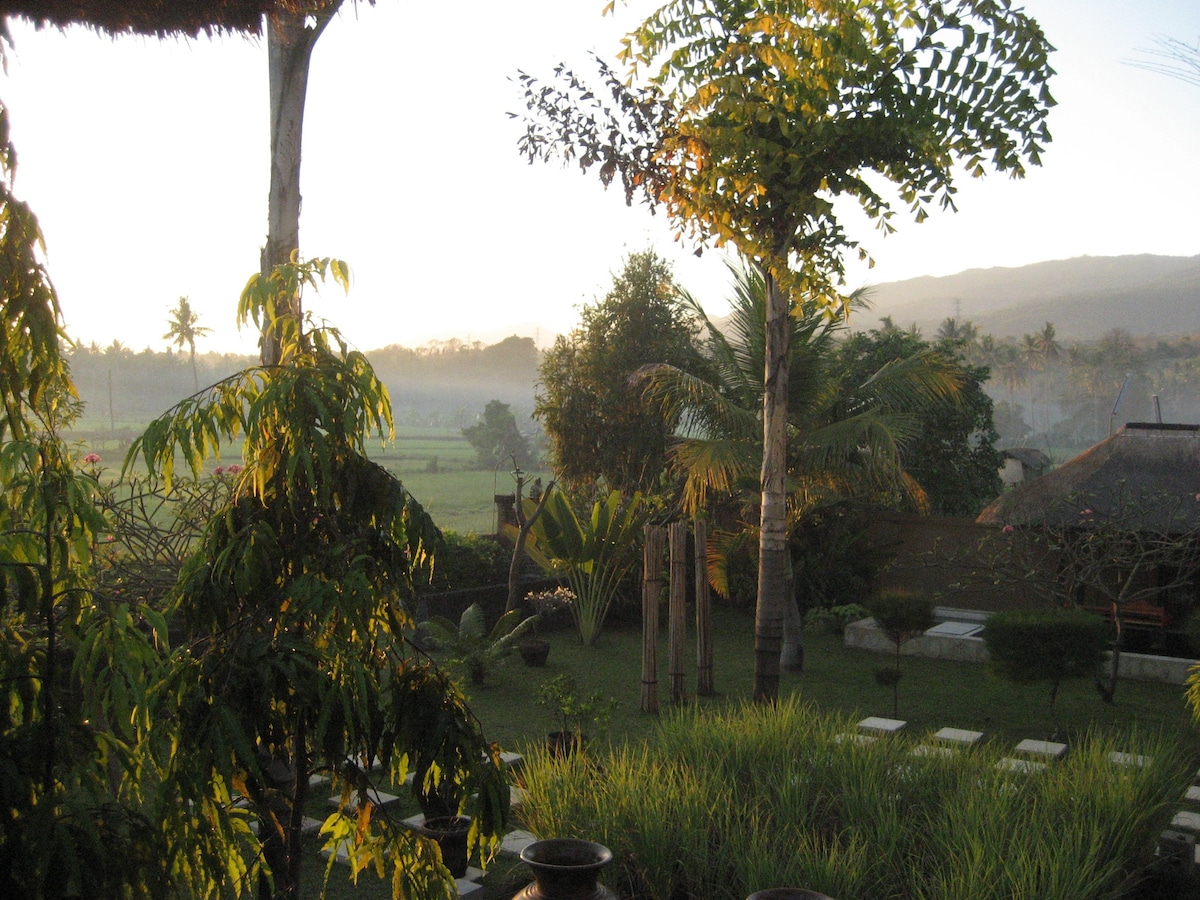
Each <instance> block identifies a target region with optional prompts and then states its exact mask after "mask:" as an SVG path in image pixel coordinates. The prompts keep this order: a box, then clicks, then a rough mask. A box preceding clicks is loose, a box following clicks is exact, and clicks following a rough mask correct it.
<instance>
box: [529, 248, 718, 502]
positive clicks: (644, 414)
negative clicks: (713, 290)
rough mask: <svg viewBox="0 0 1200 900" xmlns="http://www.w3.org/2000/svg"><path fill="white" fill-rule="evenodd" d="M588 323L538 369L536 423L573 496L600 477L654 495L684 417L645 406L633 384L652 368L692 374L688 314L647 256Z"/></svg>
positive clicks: (628, 264) (637, 258)
mask: <svg viewBox="0 0 1200 900" xmlns="http://www.w3.org/2000/svg"><path fill="white" fill-rule="evenodd" d="M581 319H582V321H581V323H580V326H579V327H578V328H576V329H575V330H574V331H572V332H571V333H570V334H569V335H566V336H562V335H560V336H559V337H558V338H556V339H555V342H554V346H553V347H551V348H550V350H548V351H547V352H546V355H545V356H544V357H543V359H542V364H541V368H540V379H541V388H540V390H539V391H538V394H537V403H536V407H535V410H534V415H535V416H536V417H537V418H538V419H539V420H540V421H541V422H542V425H543V426H544V428H545V430H546V436H547V438H548V439H549V441H550V452H551V457H552V464H553V468H554V471H555V477H556V478H558V479H559V480H561V481H563V482H564V483H566V484H567V485H569V486H571V487H574V488H589V487H591V486H592V485H593V484H594V483H595V482H596V481H597V480H598V479H600V478H603V479H604V481H605V483H606V484H607V485H608V486H609V487H610V488H615V489H617V490H620V491H623V492H625V493H631V492H633V491H643V492H645V491H649V490H651V489H652V488H653V487H654V486H655V485H656V483H657V481H658V478H659V475H660V474H661V473H662V471H663V467H664V454H665V453H666V448H667V440H668V438H669V436H670V434H671V431H672V428H673V427H674V425H675V423H676V421H677V417H674V416H672V415H670V414H664V413H663V412H662V411H661V410H657V409H653V408H651V407H649V406H647V405H646V404H645V403H643V402H642V397H641V388H640V386H639V385H637V384H636V383H631V381H630V376H632V375H633V374H634V373H635V372H636V371H637V370H638V369H639V368H641V367H642V366H644V365H647V364H650V363H666V364H669V365H673V366H678V367H681V368H683V369H685V370H690V369H691V368H692V366H693V364H694V361H695V350H694V349H693V347H692V334H693V330H694V329H693V326H692V321H691V311H690V309H689V308H688V307H687V306H686V305H685V304H684V302H683V297H682V295H681V293H680V290H679V288H678V287H677V286H676V285H675V282H674V279H673V277H672V275H671V270H670V267H669V266H668V264H667V263H666V262H665V261H663V260H662V259H660V258H659V257H657V256H656V255H655V254H654V253H653V252H651V251H644V252H642V253H634V254H631V255H630V256H629V257H628V258H627V259H626V260H625V267H624V269H623V270H622V272H621V274H620V275H618V276H614V278H613V286H612V288H611V289H610V290H609V292H608V294H607V295H606V296H605V298H604V299H603V300H601V301H599V302H597V303H592V304H587V305H585V306H584V307H583V309H582V311H581Z"/></svg>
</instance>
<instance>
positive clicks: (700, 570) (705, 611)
mask: <svg viewBox="0 0 1200 900" xmlns="http://www.w3.org/2000/svg"><path fill="white" fill-rule="evenodd" d="M693 535H694V538H695V541H696V693H697V694H698V695H699V696H701V697H711V696H712V695H713V693H714V692H715V688H714V687H713V642H712V594H711V593H710V592H709V588H708V522H706V521H705V520H704V519H696V521H695V522H694V523H693Z"/></svg>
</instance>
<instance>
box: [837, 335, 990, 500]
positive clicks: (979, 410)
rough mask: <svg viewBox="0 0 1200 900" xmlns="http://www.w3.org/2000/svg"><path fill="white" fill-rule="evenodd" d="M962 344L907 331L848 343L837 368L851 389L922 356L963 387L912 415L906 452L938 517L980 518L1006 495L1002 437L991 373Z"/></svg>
mask: <svg viewBox="0 0 1200 900" xmlns="http://www.w3.org/2000/svg"><path fill="white" fill-rule="evenodd" d="M960 349H961V347H960V344H959V343H957V342H956V341H954V340H943V341H940V342H939V343H938V344H937V345H931V344H930V343H929V342H927V341H923V340H921V338H920V337H919V336H917V335H914V334H911V333H910V332H907V331H900V330H899V329H893V330H886V331H871V332H868V333H858V334H854V335H851V336H848V337H847V338H846V339H845V340H844V341H843V342H842V343H841V344H840V345H839V347H838V349H837V353H836V361H835V366H836V367H837V369H838V371H839V372H840V373H842V375H841V377H843V378H844V379H846V380H847V381H848V382H849V383H851V384H863V383H866V382H868V381H869V380H870V378H871V377H872V376H873V375H874V373H876V372H878V371H879V370H880V369H882V368H883V367H884V366H887V365H888V364H891V363H895V362H898V361H900V360H906V359H911V358H914V357H919V356H927V357H932V358H934V359H939V360H941V361H942V363H943V364H944V365H945V366H946V368H947V369H948V371H949V372H952V373H953V374H954V376H955V379H956V381H957V382H958V385H959V387H958V390H957V392H956V393H955V394H954V395H953V396H950V397H933V398H930V399H929V400H928V401H927V402H925V403H922V404H921V405H919V406H915V407H912V408H911V409H910V414H911V415H912V417H913V419H914V420H915V424H916V428H915V429H913V432H912V434H911V436H910V437H909V438H908V440H906V441H905V442H904V443H903V445H902V446H901V447H900V459H901V464H902V465H903V467H904V470H905V472H907V473H908V475H909V476H911V477H912V478H913V479H914V480H915V481H916V482H917V484H919V485H920V487H921V489H922V492H923V494H924V497H925V500H926V502H927V508H928V510H929V511H930V512H934V513H939V514H941V515H952V516H972V517H974V516H976V515H978V514H979V511H980V510H981V509H983V507H984V506H986V505H987V504H988V503H990V502H991V501H992V500H994V499H995V498H996V497H997V496H998V495H999V494H1000V490H1001V488H1002V486H1003V485H1002V484H1001V482H1000V475H999V470H1000V463H1001V460H1000V454H999V452H998V451H997V450H996V448H995V442H996V440H997V439H998V438H999V434H998V433H997V431H996V428H995V426H994V424H993V422H992V399H991V398H990V397H989V396H988V395H987V394H986V393H984V390H983V385H984V382H985V381H986V380H987V377H988V370H987V369H985V368H982V367H978V366H972V365H969V364H967V363H966V362H964V361H963V359H962V357H961V355H960Z"/></svg>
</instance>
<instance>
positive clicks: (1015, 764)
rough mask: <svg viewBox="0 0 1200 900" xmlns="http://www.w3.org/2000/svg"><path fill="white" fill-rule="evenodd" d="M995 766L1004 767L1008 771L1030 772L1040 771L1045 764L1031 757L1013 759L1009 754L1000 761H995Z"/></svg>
mask: <svg viewBox="0 0 1200 900" xmlns="http://www.w3.org/2000/svg"><path fill="white" fill-rule="evenodd" d="M996 768H997V769H1005V770H1007V771H1009V772H1024V773H1025V774H1032V773H1034V772H1040V771H1042V770H1043V769H1044V768H1046V764H1045V763H1042V762H1038V761H1037V760H1033V759H1013V758H1012V757H1011V756H1006V757H1004V759H1002V760H1000V762H998V763H996Z"/></svg>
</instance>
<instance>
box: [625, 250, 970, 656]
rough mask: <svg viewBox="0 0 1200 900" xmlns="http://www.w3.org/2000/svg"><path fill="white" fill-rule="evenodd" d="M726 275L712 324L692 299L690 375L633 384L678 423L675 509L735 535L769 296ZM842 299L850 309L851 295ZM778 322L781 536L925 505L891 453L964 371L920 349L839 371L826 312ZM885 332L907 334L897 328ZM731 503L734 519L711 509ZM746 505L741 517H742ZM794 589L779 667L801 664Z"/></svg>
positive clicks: (655, 376)
mask: <svg viewBox="0 0 1200 900" xmlns="http://www.w3.org/2000/svg"><path fill="white" fill-rule="evenodd" d="M734 274H735V279H734V293H733V296H732V297H731V298H730V301H729V303H730V313H729V316H728V318H727V319H726V320H725V321H724V322H723V323H722V325H721V327H719V328H718V327H717V326H716V325H715V324H714V323H713V322H712V321H711V320H710V319H709V318H708V317H707V316H706V315H705V314H704V312H703V310H701V309H700V307H699V306H698V305H695V304H694V303H693V308H694V310H695V314H696V316H697V317H698V318H699V319H700V321H701V322H702V323H703V325H704V330H705V337H706V339H705V341H704V342H703V346H702V354H703V365H702V366H701V367H700V369H699V371H698V374H692V373H689V372H685V371H683V370H680V369H678V368H675V367H673V366H668V365H656V366H649V367H647V368H646V369H644V370H643V371H642V372H641V373H640V375H641V379H640V380H642V381H643V382H644V383H645V385H646V387H645V392H646V396H647V399H649V400H650V401H651V402H653V403H654V404H656V405H658V406H661V407H662V408H664V409H665V410H666V411H667V412H668V414H669V415H670V416H671V417H673V418H678V419H679V420H680V425H681V428H680V431H681V436H679V437H678V438H677V439H676V440H675V441H674V442H673V444H672V447H671V451H670V459H671V465H672V468H673V470H674V471H675V472H677V473H678V474H679V475H680V476H681V477H682V478H683V483H684V506H685V509H686V510H687V511H688V512H689V513H692V514H699V513H701V512H705V511H707V512H708V513H709V514H714V515H715V518H716V520H717V524H718V527H719V528H721V529H725V530H729V529H735V528H736V529H737V530H738V531H739V537H740V534H741V533H744V531H745V530H747V529H744V528H743V527H742V526H741V525H740V522H745V521H748V520H750V519H752V518H753V516H754V512H755V510H754V507H756V506H757V502H758V494H757V493H755V494H754V495H753V499H750V497H749V496H748V495H747V487H746V486H747V485H748V483H750V482H754V483H757V478H756V477H755V476H756V475H757V473H759V472H760V471H761V468H762V457H763V448H762V428H761V425H760V423H759V414H760V411H761V409H762V395H763V391H764V385H763V376H764V368H765V367H764V364H763V358H764V356H765V354H766V345H765V340H764V334H763V321H764V320H765V319H766V308H767V297H766V284H765V280H764V279H763V277H762V276H761V274H760V273H759V271H758V270H757V269H745V268H740V269H734ZM849 302H850V303H851V304H857V302H858V299H857V298H853V297H852V298H849ZM788 325H789V329H790V332H791V333H790V334H789V336H788V347H789V353H790V359H789V360H788V369H789V373H790V375H791V381H792V390H791V392H790V393H789V396H788V429H789V431H790V433H791V434H792V435H793V436H794V439H793V440H792V441H791V442H790V444H789V446H788V472H787V474H788V485H789V493H788V512H789V517H788V527H789V533H790V534H791V533H797V532H799V531H801V530H803V529H804V528H805V527H807V526H808V525H810V524H812V523H813V522H815V520H816V518H817V516H816V515H814V514H819V512H820V511H821V510H823V509H827V508H829V507H831V506H833V505H836V504H838V503H840V502H843V501H846V500H860V501H861V500H867V501H876V502H878V501H880V500H884V501H887V500H890V499H891V498H893V497H895V496H896V495H899V494H905V495H908V494H911V495H913V496H914V497H918V498H919V497H923V492H922V491H921V489H920V486H919V485H917V484H915V483H914V482H913V481H912V479H911V478H909V477H908V476H907V474H906V473H905V472H904V470H903V467H902V465H901V453H900V450H901V447H902V446H904V445H906V444H907V443H910V442H912V441H914V440H916V439H917V438H918V436H919V424H920V419H919V415H918V414H916V412H915V411H917V410H923V409H927V408H929V407H931V406H933V405H935V404H941V403H943V402H945V403H952V402H953V400H954V398H955V397H956V396H957V394H958V390H959V385H960V381H961V378H962V373H961V372H959V371H956V370H955V368H954V367H953V366H950V365H948V364H947V363H946V361H945V360H944V359H942V358H940V357H938V356H937V355H936V354H932V353H928V352H920V351H918V352H913V353H909V354H907V355H906V356H905V357H904V358H899V359H891V358H887V359H881V360H880V361H879V365H878V366H877V367H876V368H875V369H870V370H869V371H866V370H864V368H859V369H851V367H848V366H844V365H838V344H837V341H836V338H837V337H838V336H839V333H840V332H841V331H842V330H843V329H844V328H845V323H844V322H843V321H842V320H839V319H832V318H830V317H829V316H827V315H826V312H825V309H824V308H823V307H822V306H821V304H819V303H817V302H815V301H812V300H810V301H809V302H807V303H805V304H802V305H800V306H799V307H798V308H797V309H796V310H795V315H793V316H792V317H791V319H790V320H789V322H788ZM892 333H893V334H895V335H897V336H900V338H899V339H904V338H907V332H902V331H898V330H895V331H893V332H892ZM731 502H732V503H733V504H734V506H735V508H738V517H737V518H738V519H739V522H733V521H730V520H729V517H727V516H722V515H720V513H719V511H720V510H721V509H722V507H728V505H729V504H730V503H731ZM918 502H919V501H918ZM747 508H749V511H750V515H749V516H746V515H745V514H744V512H743V510H746V509H747ZM749 530H751V531H752V529H749ZM720 543H721V544H722V545H723V546H730V547H733V546H736V545H737V544H739V543H740V540H734V539H732V538H730V539H728V540H727V539H726V537H725V536H724V535H722V536H721V538H720ZM722 567H723V565H722V564H719V565H718V568H717V571H720V570H721V569H722ZM800 577H802V578H808V577H810V576H809V573H801V575H800ZM795 593H796V592H793V591H789V594H788V597H787V600H786V601H785V604H786V608H785V618H784V623H785V624H784V633H783V645H782V648H781V659H782V660H783V664H784V665H785V666H786V667H789V668H799V667H800V666H801V665H802V658H803V645H802V643H801V638H802V634H801V628H800V627H799V625H800V614H799V610H798V608H797V606H796V596H795ZM805 593H807V591H806V592H805Z"/></svg>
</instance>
